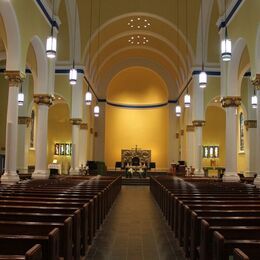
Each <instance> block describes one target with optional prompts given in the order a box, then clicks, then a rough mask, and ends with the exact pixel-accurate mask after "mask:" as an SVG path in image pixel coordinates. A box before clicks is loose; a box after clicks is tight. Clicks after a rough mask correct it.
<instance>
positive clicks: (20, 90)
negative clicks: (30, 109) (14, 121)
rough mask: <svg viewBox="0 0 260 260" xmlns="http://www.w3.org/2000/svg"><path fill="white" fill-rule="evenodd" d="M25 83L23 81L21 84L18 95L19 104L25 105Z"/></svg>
mask: <svg viewBox="0 0 260 260" xmlns="http://www.w3.org/2000/svg"><path fill="white" fill-rule="evenodd" d="M22 84H23V83H22V82H21V86H20V89H19V93H18V97H17V100H18V106H23V103H24V93H23V85H22Z"/></svg>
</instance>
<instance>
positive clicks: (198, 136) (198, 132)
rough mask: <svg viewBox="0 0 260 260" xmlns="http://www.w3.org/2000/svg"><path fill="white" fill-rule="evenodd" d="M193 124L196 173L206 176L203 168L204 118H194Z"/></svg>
mask: <svg viewBox="0 0 260 260" xmlns="http://www.w3.org/2000/svg"><path fill="white" fill-rule="evenodd" d="M192 123H193V126H194V127H195V130H194V143H193V145H194V146H193V149H194V150H193V151H194V164H193V165H194V168H195V173H194V174H195V175H197V176H204V171H203V169H202V127H203V126H204V124H205V121H203V120H194V121H193V122H192Z"/></svg>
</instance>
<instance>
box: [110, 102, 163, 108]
mask: <svg viewBox="0 0 260 260" xmlns="http://www.w3.org/2000/svg"><path fill="white" fill-rule="evenodd" d="M107 104H108V105H110V106H114V107H121V108H142V109H144V108H157V107H164V106H167V105H168V102H167V103H164V104H158V105H123V104H114V103H110V102H108V101H107Z"/></svg>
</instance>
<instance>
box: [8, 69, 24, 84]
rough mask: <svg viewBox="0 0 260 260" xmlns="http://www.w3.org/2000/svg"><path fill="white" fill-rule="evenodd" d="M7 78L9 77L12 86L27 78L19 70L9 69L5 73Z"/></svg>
mask: <svg viewBox="0 0 260 260" xmlns="http://www.w3.org/2000/svg"><path fill="white" fill-rule="evenodd" d="M4 77H5V79H7V80H8V81H9V82H10V83H12V84H10V86H12V87H13V86H18V83H20V82H22V81H23V79H24V78H25V74H24V73H23V72H21V71H19V70H7V71H5V73H4Z"/></svg>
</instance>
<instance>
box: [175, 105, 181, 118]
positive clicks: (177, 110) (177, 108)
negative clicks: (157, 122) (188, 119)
mask: <svg viewBox="0 0 260 260" xmlns="http://www.w3.org/2000/svg"><path fill="white" fill-rule="evenodd" d="M175 112H176V116H177V117H180V116H181V106H180V105H179V104H178V105H177V106H176V107H175Z"/></svg>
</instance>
